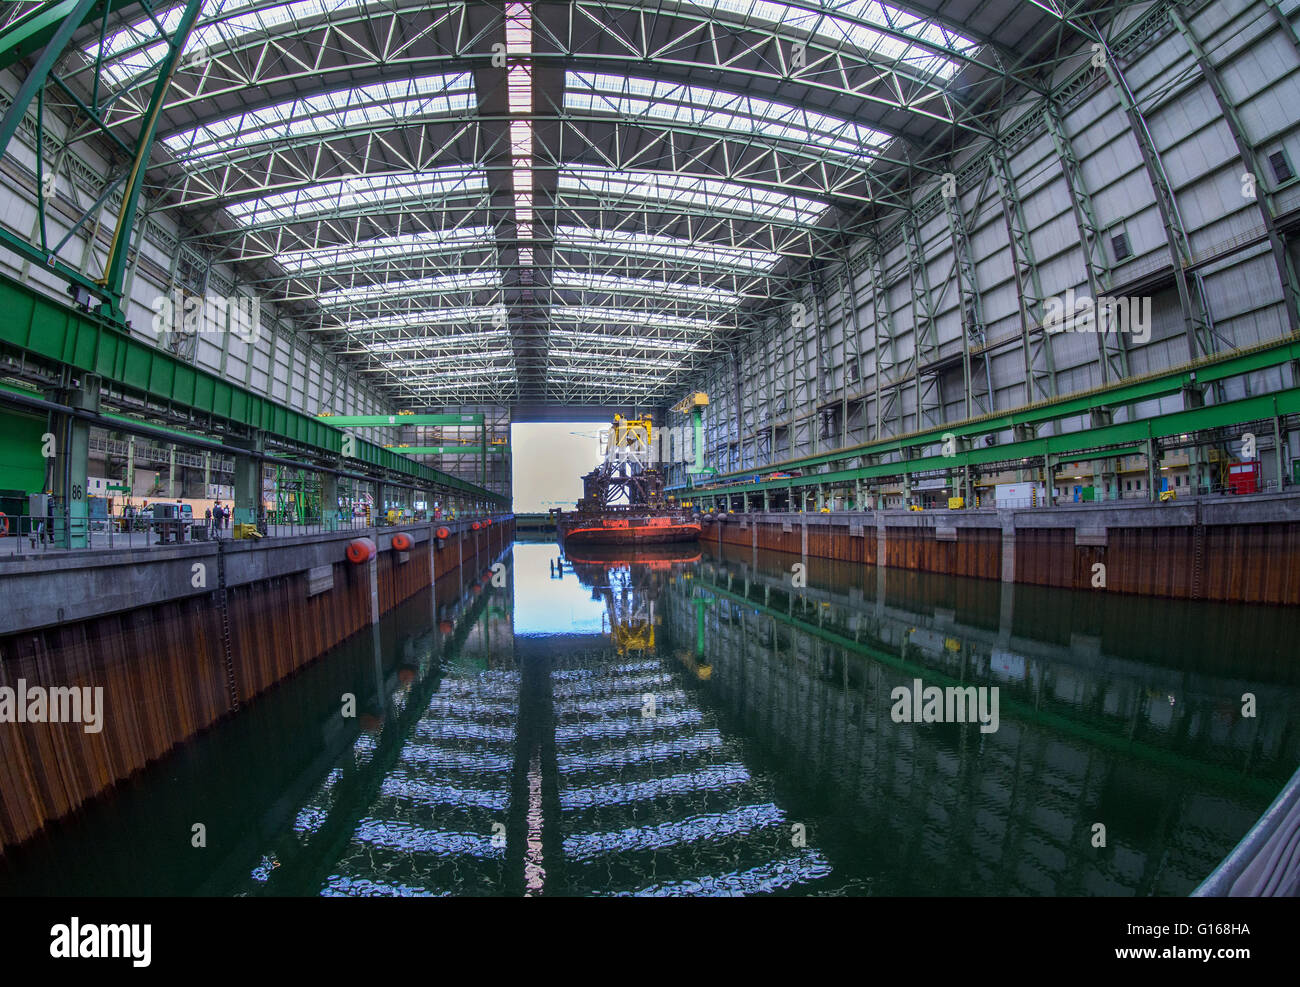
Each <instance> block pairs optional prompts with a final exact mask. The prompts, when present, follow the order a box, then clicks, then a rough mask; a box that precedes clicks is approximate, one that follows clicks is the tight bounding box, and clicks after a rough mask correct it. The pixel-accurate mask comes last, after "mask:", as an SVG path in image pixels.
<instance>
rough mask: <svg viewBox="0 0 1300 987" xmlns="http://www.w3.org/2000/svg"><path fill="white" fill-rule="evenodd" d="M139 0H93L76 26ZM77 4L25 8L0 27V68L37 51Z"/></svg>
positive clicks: (58, 0) (70, 0)
mask: <svg viewBox="0 0 1300 987" xmlns="http://www.w3.org/2000/svg"><path fill="white" fill-rule="evenodd" d="M139 2H140V0H103V2H102V3H96V4H95V5H94V6H93V7H92V8H91V9H90V11H88V12H87V13H86V14H85V16H84V17H83V18H82V19H81V23H80V24H78V25H77V27H78V28H81V27H84V26H85V25H86V24H89V23H91V22H92V21H98V20H102V19H103V18H104V17H106V16H107V15H109V14H112V13H114V12H115V11H118V10H122V9H124V8H126V7H135V6H139ZM76 8H77V0H54V2H51V3H46V4H42V5H41V6H39V7H36V8H34V9H33V10H30V11H28V12H27V13H26V14H24V15H23V16H22V17H20V18H18V20H16V21H14V22H13V23H12V24H10V25H9V26H8V27H7V28H5V29H4V31H0V69H7V68H9V67H10V66H12V65H15V64H17V63H18V62H21V61H22V60H23V59H24V58H27V57H28V56H29V55H31V54H33V53H34V52H38V51H40V50H41V49H42V48H44V47H45V46H46V45H47V44H49V42H50V39H51V38H52V37H53V36H54V34H55V32H57V31H58V29H59V26H60V25H61V24H62V23H63V22H64V20H66V19H67V18H68V17H69V16H70V15H71V14H72V13H73V12H74V11H75V10H76Z"/></svg>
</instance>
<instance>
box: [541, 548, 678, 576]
mask: <svg viewBox="0 0 1300 987" xmlns="http://www.w3.org/2000/svg"><path fill="white" fill-rule="evenodd" d="M565 555H566V557H567V558H568V560H569V562H570V564H572V565H573V567H574V568H575V570H576V569H577V567H578V566H587V565H591V566H604V567H605V568H609V569H613V568H620V569H627V568H629V567H631V566H633V565H637V566H641V565H643V566H645V567H647V568H648V569H652V570H657V569H671V568H672V567H673V566H674V565H677V564H680V565H687V564H690V563H692V562H698V561H700V550H699V549H698V548H696V547H695V546H693V545H637V546H634V547H625V546H622V545H582V546H580V547H574V548H573V549H572V550H571V551H568V552H566V553H565Z"/></svg>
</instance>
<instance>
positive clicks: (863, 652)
mask: <svg viewBox="0 0 1300 987" xmlns="http://www.w3.org/2000/svg"><path fill="white" fill-rule="evenodd" d="M694 585H695V589H696V590H697V592H699V593H701V594H711V595H713V596H715V597H718V598H720V599H724V600H730V601H731V602H732V603H734V604H736V605H737V606H741V607H744V608H746V609H748V610H752V611H753V612H754V613H757V614H762V615H763V616H765V617H771V618H772V619H773V620H776V621H777V622H778V623H781V624H784V625H786V626H787V627H790V628H793V629H794V630H796V631H800V632H802V633H804V634H808V635H811V636H812V637H815V638H817V639H819V640H821V641H825V642H826V643H827V644H830V645H832V646H833V647H837V648H842V649H843V650H844V651H847V652H849V653H850V654H856V655H858V656H859V657H862V658H866V659H868V660H870V661H873V662H878V663H879V664H881V665H884V666H886V667H887V668H891V669H893V670H894V671H895V672H900V673H903V674H905V675H906V676H907V677H908V678H909V679H915V678H920V679H924V680H925V681H926V683H928V684H930V685H937V686H940V687H943V688H947V687H948V686H958V687H960V686H967V685H970V682H968V681H963V680H959V679H955V678H953V677H952V676H951V675H947V674H945V673H944V672H942V671H940V670H939V669H937V668H934V667H932V666H930V665H923V664H921V663H920V662H915V661H910V660H909V659H907V658H904V657H902V656H901V655H896V654H891V653H890V652H888V651H882V650H881V649H880V648H876V647H873V646H872V645H870V644H865V643H863V642H862V641H858V640H855V639H854V638H851V637H849V636H848V635H847V634H841V633H839V632H838V631H836V630H833V629H831V628H829V627H826V626H825V625H818V624H814V623H812V622H811V621H805V620H800V619H799V618H798V617H796V616H794V615H793V614H788V613H786V612H785V611H784V610H778V609H776V608H775V607H772V606H769V605H768V604H765V603H761V602H759V601H758V600H752V599H750V598H749V597H747V596H744V595H742V594H739V593H736V592H734V591H733V590H729V589H727V588H726V587H723V586H719V585H717V584H716V583H714V582H712V581H711V580H709V579H707V578H706V577H704V576H702V575H700V576H696V578H695V583H694ZM697 599H698V597H697ZM819 609H820V608H819ZM1000 702H1001V709H1002V710H1003V711H1005V712H1007V713H1009V714H1010V715H1011V716H1012V717H1014V718H1015V719H1018V720H1023V721H1026V722H1029V723H1035V724H1038V725H1040V726H1045V727H1047V728H1048V729H1051V730H1055V731H1059V732H1061V733H1067V734H1070V735H1071V736H1075V737H1081V738H1083V739H1084V740H1085V741H1087V742H1089V743H1093V744H1096V745H1098V746H1100V747H1106V748H1109V749H1111V750H1115V751H1119V752H1122V753H1124V754H1130V755H1134V756H1136V757H1140V758H1142V759H1144V760H1147V761H1154V762H1155V763H1157V764H1162V765H1164V766H1166V767H1170V768H1174V769H1175V770H1178V771H1183V772H1186V773H1188V774H1192V775H1195V776H1198V777H1202V778H1211V779H1214V780H1215V781H1219V782H1231V783H1233V784H1237V785H1243V784H1244V785H1246V786H1248V787H1250V788H1251V789H1253V790H1254V791H1256V792H1258V793H1260V794H1268V793H1269V792H1272V791H1273V790H1274V786H1272V785H1271V784H1270V783H1269V782H1268V781H1267V780H1266V779H1262V778H1250V777H1246V776H1244V775H1243V774H1242V773H1241V772H1238V771H1234V770H1233V769H1232V768H1229V767H1225V766H1222V765H1218V764H1205V763H1203V762H1200V761H1193V760H1192V759H1191V758H1189V757H1186V756H1185V755H1182V754H1178V753H1176V752H1174V751H1170V750H1166V749H1165V748H1162V747H1157V746H1155V745H1154V744H1148V743H1146V742H1144V741H1141V740H1132V739H1130V738H1129V737H1128V735H1127V734H1126V733H1123V732H1120V726H1121V725H1119V724H1117V725H1116V729H1113V730H1108V729H1105V728H1103V727H1099V726H1094V725H1093V724H1091V723H1088V722H1086V721H1084V720H1082V719H1080V718H1078V717H1077V716H1072V715H1067V714H1061V713H1054V712H1051V711H1050V710H1045V709H1043V708H1042V707H1040V706H1039V705H1038V704H1037V703H1030V702H1023V701H1021V700H1019V699H1017V698H1015V697H1013V696H1007V697H1001V699H1000Z"/></svg>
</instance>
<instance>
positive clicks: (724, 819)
mask: <svg viewBox="0 0 1300 987" xmlns="http://www.w3.org/2000/svg"><path fill="white" fill-rule="evenodd" d="M554 678H555V680H556V684H555V689H554V709H555V724H556V726H555V743H556V756H557V762H558V770H559V776H560V778H561V779H562V783H561V787H560V796H559V798H560V807H561V810H562V818H561V827H562V829H563V832H564V844H563V849H564V860H565V889H566V891H568V892H569V893H574V894H602V895H611V894H612V895H635V894H650V895H736V894H747V893H757V892H770V891H776V890H782V889H786V888H791V887H796V886H799V885H804V884H807V883H809V882H812V881H815V880H817V879H819V878H821V877H824V876H825V875H826V874H828V873H829V872H830V865H829V863H828V862H827V861H826V859H825V858H824V857H823V856H822V855H821V854H820V853H818V852H817V851H815V850H813V849H811V848H799V847H795V846H794V845H793V841H792V838H791V821H790V820H789V819H788V818H787V817H786V815H785V813H784V812H783V811H782V810H781V809H780V808H778V807H777V805H776V804H774V802H773V801H772V793H771V792H770V790H769V788H768V786H767V785H766V784H765V783H763V782H762V781H760V780H758V779H756V778H755V777H754V776H753V775H752V774H751V773H750V771H749V769H748V768H746V766H745V764H744V763H743V762H742V760H741V757H740V750H739V746H738V744H737V743H736V742H735V741H734V740H729V739H727V738H725V737H724V736H723V735H722V733H721V732H720V731H719V730H718V726H717V724H716V722H715V720H714V718H713V716H712V715H711V714H710V713H709V712H707V711H705V710H702V709H700V708H699V707H698V705H697V704H696V703H695V701H694V697H693V696H692V695H691V693H689V692H686V691H684V690H682V689H681V688H680V687H679V686H678V685H677V683H676V681H675V679H674V678H673V676H672V675H670V674H669V673H668V672H667V671H666V670H665V666H664V665H663V663H662V662H661V661H660V660H657V659H651V658H647V659H635V658H634V659H630V660H626V661H620V660H617V659H611V658H609V657H605V656H589V657H587V656H578V657H575V658H574V659H572V660H569V661H565V662H563V663H560V664H557V671H556V673H555V676H554ZM649 875H653V878H652V879H651V878H650V877H649Z"/></svg>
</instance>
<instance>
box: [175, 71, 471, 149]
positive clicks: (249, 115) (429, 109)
mask: <svg viewBox="0 0 1300 987" xmlns="http://www.w3.org/2000/svg"><path fill="white" fill-rule="evenodd" d="M475 103H476V101H475V98H474V79H473V76H472V75H471V74H470V73H469V72H458V73H455V74H451V75H431V76H424V77H422V78H416V79H402V80H399V81H395V82H376V83H372V84H370V85H367V86H356V87H352V88H348V89H337V90H335V91H333V92H327V93H318V94H316V95H313V96H303V97H300V98H298V99H292V100H289V101H287V102H284V103H275V104H273V105H271V106H266V107H262V108H261V109H257V110H247V111H245V112H243V113H237V114H235V115H234V116H230V117H226V118H225V119H224V120H217V121H215V122H213V123H209V124H204V125H203V126H200V127H195V128H194V129H192V130H186V131H182V132H180V133H176V134H170V135H168V136H167V137H164V138H163V143H164V144H166V145H167V146H168V147H169V148H170V149H171V150H172V152H173V153H174V154H175V155H176V156H177V157H178V158H180V159H181V160H182V161H194V160H196V159H199V158H207V157H213V156H216V155H221V154H225V153H227V152H230V151H236V150H240V149H242V148H245V147H247V146H248V145H249V144H254V143H258V142H268V141H285V140H288V139H290V138H293V137H298V136H306V135H324V134H327V133H329V132H330V131H345V130H349V129H354V128H360V127H364V126H365V125H366V124H369V123H374V122H390V123H393V124H395V125H402V126H405V125H408V124H411V123H414V122H415V121H417V120H419V119H422V118H425V117H430V116H446V115H447V114H450V113H455V112H459V111H463V110H468V109H470V108H472V107H473V106H474V105H475Z"/></svg>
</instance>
